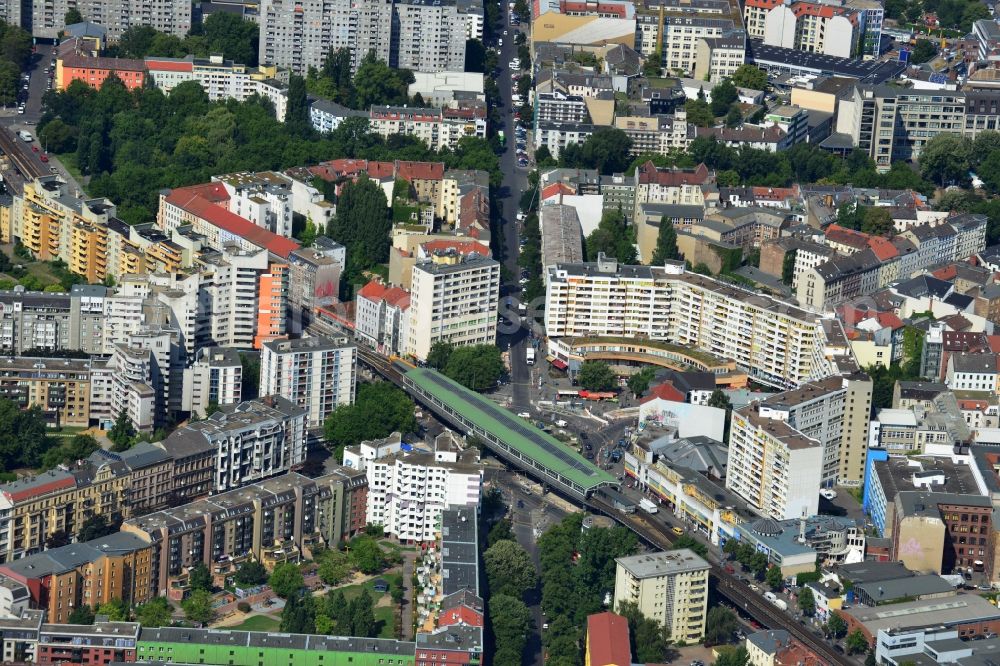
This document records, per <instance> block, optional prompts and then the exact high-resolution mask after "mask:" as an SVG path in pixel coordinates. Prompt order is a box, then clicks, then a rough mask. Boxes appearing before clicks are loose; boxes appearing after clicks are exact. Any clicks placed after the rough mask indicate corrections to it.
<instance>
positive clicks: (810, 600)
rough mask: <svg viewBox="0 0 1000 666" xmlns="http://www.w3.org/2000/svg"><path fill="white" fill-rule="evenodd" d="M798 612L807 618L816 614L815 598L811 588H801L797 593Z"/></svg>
mask: <svg viewBox="0 0 1000 666" xmlns="http://www.w3.org/2000/svg"><path fill="white" fill-rule="evenodd" d="M798 604H799V610H801V611H802V614H803V615H805V616H807V617H812V616H813V614H814V613H815V612H816V597H815V596H813V591H812V588H811V587H803V588H802V590H801V591H800V592H799V600H798Z"/></svg>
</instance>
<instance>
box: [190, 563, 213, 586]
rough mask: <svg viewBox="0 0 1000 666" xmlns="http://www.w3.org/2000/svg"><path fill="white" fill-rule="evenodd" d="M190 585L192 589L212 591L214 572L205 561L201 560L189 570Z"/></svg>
mask: <svg viewBox="0 0 1000 666" xmlns="http://www.w3.org/2000/svg"><path fill="white" fill-rule="evenodd" d="M188 585H190V586H191V589H192V590H205V591H206V592H211V591H212V587H213V586H212V573H211V572H210V571H209V570H208V567H207V566H205V563H204V562H199V563H198V564H196V565H195V566H193V567H192V568H191V571H189V572H188Z"/></svg>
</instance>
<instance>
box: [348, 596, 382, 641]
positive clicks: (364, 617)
mask: <svg viewBox="0 0 1000 666" xmlns="http://www.w3.org/2000/svg"><path fill="white" fill-rule="evenodd" d="M376 633H377V627H376V625H375V603H374V601H372V596H371V594H370V593H369V592H368V588H366V587H365V588H362V589H361V594H359V595H358V596H357V597H355V598H354V599H352V600H351V635H352V636H362V637H365V638H371V637H374V636H375V634H376Z"/></svg>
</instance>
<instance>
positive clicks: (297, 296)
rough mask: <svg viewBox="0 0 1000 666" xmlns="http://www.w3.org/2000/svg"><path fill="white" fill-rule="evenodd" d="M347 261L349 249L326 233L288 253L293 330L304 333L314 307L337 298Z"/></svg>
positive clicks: (289, 310)
mask: <svg viewBox="0 0 1000 666" xmlns="http://www.w3.org/2000/svg"><path fill="white" fill-rule="evenodd" d="M346 265H347V249H346V248H345V247H344V246H343V245H341V244H340V243H337V242H335V241H333V240H330V239H328V238H326V237H323V236H320V237H319V238H317V239H316V243H314V244H313V246H312V247H304V248H300V249H298V250H295V251H293V252H292V253H290V254H289V255H288V270H289V285H288V315H289V328H290V331H291V332H292V333H301V332H302V331H304V330H305V329H306V328H307V327H308V326H309V324H310V323H311V322H312V320H313V309H314V308H316V307H320V306H324V305H329V304H331V303H334V302H336V300H337V298H338V296H339V291H340V276H341V274H342V273H343V272H344V267H345V266H346Z"/></svg>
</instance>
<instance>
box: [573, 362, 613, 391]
mask: <svg viewBox="0 0 1000 666" xmlns="http://www.w3.org/2000/svg"><path fill="white" fill-rule="evenodd" d="M576 379H577V382H579V384H580V386H582V387H583V388H585V389H587V390H588V391H612V390H615V389H617V388H618V377H617V376H616V375H615V373H614V371H612V370H611V366H610V365H608V364H607V363H605V362H604V361H584V362H583V364H582V365H581V366H580V371H579V373H578V374H577V376H576Z"/></svg>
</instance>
